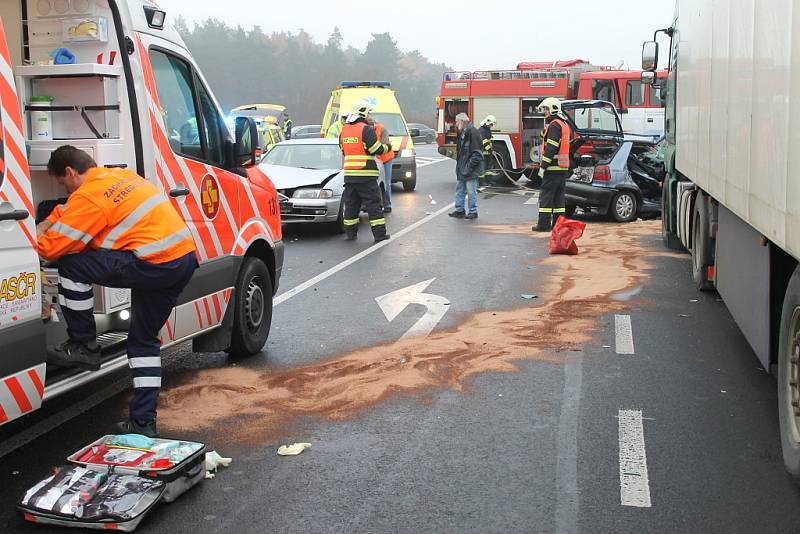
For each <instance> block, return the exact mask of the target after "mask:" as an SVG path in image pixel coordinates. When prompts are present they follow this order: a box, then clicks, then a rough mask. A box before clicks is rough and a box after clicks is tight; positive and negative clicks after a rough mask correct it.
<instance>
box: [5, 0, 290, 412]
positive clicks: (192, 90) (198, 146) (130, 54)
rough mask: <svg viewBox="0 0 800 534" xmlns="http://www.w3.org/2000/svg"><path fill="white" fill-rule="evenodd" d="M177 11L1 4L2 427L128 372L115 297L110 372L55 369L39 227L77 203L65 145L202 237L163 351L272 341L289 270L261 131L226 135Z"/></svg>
mask: <svg viewBox="0 0 800 534" xmlns="http://www.w3.org/2000/svg"><path fill="white" fill-rule="evenodd" d="M172 16H173V15H172V14H170V13H165V12H164V11H162V10H160V9H159V8H158V6H157V5H156V4H155V3H154V2H150V1H146V0H37V1H30V0H28V1H22V0H3V1H2V2H0V19H1V20H0V104H1V105H0V108H1V110H2V111H1V112H0V425H2V424H4V423H6V422H8V421H11V420H13V419H15V418H18V417H20V416H22V415H24V414H26V413H29V412H31V411H33V410H36V409H37V408H39V407H40V406H41V403H42V401H43V400H46V399H49V398H53V397H56V396H57V395H59V394H61V393H64V392H66V391H68V390H70V389H72V388H75V387H77V386H79V385H81V384H84V383H86V382H88V381H90V380H93V379H95V378H97V377H99V376H102V375H105V374H108V373H110V372H112V371H114V370H116V369H118V368H120V367H122V366H125V365H127V360H126V357H125V340H126V338H127V328H128V324H129V322H130V310H129V304H130V292H129V290H125V289H112V288H104V287H95V288H94V293H95V303H94V311H95V318H96V320H97V326H98V343H99V344H100V346H101V347H102V351H103V364H102V367H101V369H100V370H99V371H96V372H87V371H64V370H56V369H48V368H47V366H46V364H45V361H46V352H45V348H46V346H48V345H53V344H56V343H59V342H61V341H63V340H64V339H66V328H65V323H64V321H63V319H62V320H59V319H60V310H59V309H58V306H57V304H56V302H57V299H56V295H55V291H56V284H57V278H58V276H57V271H56V269H55V266H52V265H46V264H45V265H41V264H40V261H39V258H38V256H37V253H36V233H35V222H37V221H39V220H41V219H42V218H43V217H45V216H46V215H47V214H48V213H49V211H50V210H51V209H52V207H53V206H54V205H55V204H56V203H58V202H59V199H62V201H63V198H64V197H66V196H67V195H66V192H65V190H64V189H63V188H61V187H60V186H59V185H58V184H57V183H56V182H55V180H53V179H52V178H51V177H49V176H48V174H47V170H46V164H47V161H48V159H49V157H50V153H51V152H52V151H53V150H54V149H56V148H57V147H59V146H61V145H64V144H71V145H73V146H76V147H78V148H81V149H83V150H85V151H87V152H88V153H89V154H91V155H92V156H93V157H94V159H95V160H96V161H97V162H98V164H99V165H101V166H107V167H126V168H129V169H132V170H135V171H136V172H137V173H139V174H140V175H142V176H144V177H146V178H147V179H148V180H150V181H152V182H153V183H154V184H156V185H157V186H158V187H159V188H161V189H162V190H163V192H164V194H165V195H167V196H168V197H169V198H170V199H171V201H172V203H173V205H174V206H175V208H176V209H177V210H178V212H179V213H180V214H181V215H182V216H183V217H184V219H185V220H186V222H187V224H188V226H189V228H190V230H191V232H192V235H193V237H194V240H195V243H196V245H197V253H198V256H199V260H200V267H199V268H198V270H197V271H196V273H195V275H194V277H193V279H192V281H191V282H190V284H189V286H188V287H187V288H186V289H185V291H184V292H183V294H182V295H181V297H180V299H179V301H178V305H177V306H176V307H175V309H174V310H173V313H172V315H171V316H170V318H169V320H168V321H167V323H166V325H165V326H164V328H163V329H162V331H161V342H162V346H163V347H167V346H170V345H174V344H176V343H179V342H181V341H183V340H187V339H193V349H194V350H196V351H222V350H227V351H229V352H231V353H234V354H241V355H246V354H254V353H256V352H258V351H260V350H261V348H262V347H263V346H264V343H265V342H266V339H267V336H268V334H269V329H270V323H271V319H272V297H273V296H274V294H275V292H276V290H277V286H278V280H279V278H280V274H281V267H282V264H283V243H282V241H281V225H280V211H279V209H278V201H277V193H276V191H275V188H274V186H273V185H272V183H271V182H270V180H269V178H268V177H267V176H266V175H264V174H263V173H262V172H261V171H259V170H258V168H257V167H256V165H255V162H256V160H255V150H256V149H257V148H258V133H257V131H256V127H255V124H254V123H253V121H252V119H245V118H243V119H239V120H238V121H237V124H236V127H235V128H234V132H231V131H230V129H229V128H228V127H227V126H226V124H225V122H224V120H223V119H224V115H223V114H222V113H221V111H220V108H219V106H218V105H217V102H216V100H215V99H214V96H213V94H212V93H211V91H210V89H209V88H208V84H207V83H206V82H205V80H204V78H203V76H202V74H201V73H200V70H199V69H198V67H197V65H196V64H195V62H194V60H193V59H192V56H191V54H190V53H189V51H188V50H187V49H186V46H185V45H184V43H183V41H182V40H181V38H180V36H179V35H178V33H177V32H176V31H175V29H174V28H173V27H172V26H171V25H170V18H171V17H172Z"/></svg>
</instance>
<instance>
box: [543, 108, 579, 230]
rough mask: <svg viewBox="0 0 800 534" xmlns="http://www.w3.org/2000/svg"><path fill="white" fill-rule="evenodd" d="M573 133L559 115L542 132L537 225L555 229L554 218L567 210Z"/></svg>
mask: <svg viewBox="0 0 800 534" xmlns="http://www.w3.org/2000/svg"><path fill="white" fill-rule="evenodd" d="M570 138H571V132H570V128H569V125H568V124H567V122H566V121H565V120H564V119H562V118H560V117H553V118H551V119H550V120H549V121H548V123H547V126H545V129H544V131H543V132H542V140H543V143H544V147H543V150H542V163H541V165H542V168H543V169H544V171H545V172H544V177H543V178H542V187H541V192H540V194H539V221H538V224H537V226H538V228H539V229H541V230H546V229H550V228H552V226H553V224H554V223H555V220H556V219H558V217H559V216H560V215H562V214H564V213H566V211H567V210H566V207H565V200H566V199H565V196H564V195H565V189H566V179H567V177H568V176H569V170H570V165H569V142H570Z"/></svg>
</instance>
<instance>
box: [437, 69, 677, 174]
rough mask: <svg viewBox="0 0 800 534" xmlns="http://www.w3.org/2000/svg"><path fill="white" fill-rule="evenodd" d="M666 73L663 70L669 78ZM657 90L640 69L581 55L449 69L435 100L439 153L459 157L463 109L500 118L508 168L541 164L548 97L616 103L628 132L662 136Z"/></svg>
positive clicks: (498, 133) (497, 145)
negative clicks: (511, 66) (458, 122)
mask: <svg viewBox="0 0 800 534" xmlns="http://www.w3.org/2000/svg"><path fill="white" fill-rule="evenodd" d="M665 76H666V72H661V73H659V77H665ZM658 91H659V90H658V89H657V88H654V86H648V85H645V84H642V82H641V71H633V70H618V69H615V68H613V67H601V66H598V65H592V64H591V63H589V62H587V61H584V60H582V59H575V60H569V61H549V62H533V63H530V62H528V63H520V64H519V65H517V68H516V70H490V71H475V72H446V73H444V76H443V80H442V86H441V92H440V96H439V97H437V99H436V106H437V108H438V113H439V119H438V129H437V133H438V136H437V139H438V144H439V153H440V154H442V155H444V156H448V157H453V158H454V157H455V151H456V139H457V136H458V134H457V132H456V127H455V117H456V115H457V114H459V113H461V112H464V113H466V114H468V115H469V116H470V118H471V119H472V120H473V121H475V123H478V122H480V121H481V120H482V119H483V118H484V117H485V116H486V115H494V116H495V117H497V125H496V126H495V128H494V129H493V130H492V133H493V135H492V137H493V147H494V150H495V152H496V153H497V154H498V155H499V156H500V158H501V159H502V161H503V167H504V168H506V169H518V170H521V169H532V168H535V167H536V166H538V161H539V143H540V135H541V132H542V129H543V128H544V116H543V115H542V114H541V113H539V111H538V106H539V103H541V101H542V100H543V99H545V98H547V97H549V96H554V97H557V98H560V99H564V100H567V99H574V98H581V99H597V100H606V101H609V102H611V103H613V104H614V105H615V106H616V108H617V111H619V113H620V115H621V116H622V118H623V128H624V130H625V132H626V133H627V134H636V135H645V136H649V137H653V138H658V137H660V136H661V135H663V132H664V105H663V103H662V99H661V95H660V94H659V92H658Z"/></svg>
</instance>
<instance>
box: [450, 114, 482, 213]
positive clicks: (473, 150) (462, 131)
mask: <svg viewBox="0 0 800 534" xmlns="http://www.w3.org/2000/svg"><path fill="white" fill-rule="evenodd" d="M456 128H458V131H459V136H458V146H457V152H456V179H457V180H458V183H457V185H456V207H455V210H453V211H451V212H450V213H448V215H449V216H450V217H455V218H457V219H477V218H478V176H480V175H481V174H483V144H482V139H481V134H480V132H478V130H477V128H475V127H474V126H473V125H472V123H471V122H469V117H468V116H467V114H466V113H459V114H458V115H456ZM465 196H466V197H469V211H468V212H467V211H465V210H464V197H465Z"/></svg>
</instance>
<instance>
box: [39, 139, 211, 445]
mask: <svg viewBox="0 0 800 534" xmlns="http://www.w3.org/2000/svg"><path fill="white" fill-rule="evenodd" d="M47 170H48V172H49V174H50V175H51V176H53V177H54V178H55V179H56V180H57V181H58V183H60V184H61V185H63V186H64V188H65V189H66V190H67V193H69V199H68V200H67V203H66V204H65V205H62V206H58V207H56V209H55V210H53V213H51V214H50V216H49V217H48V218H47V219H46V220H45V221H43V222H41V223H39V225H38V226H37V229H36V230H37V235H38V243H39V255H40V256H41V257H42V258H43V259H45V260H48V261H58V278H59V283H58V301H59V304H60V306H61V311H62V313H63V314H64V319H65V320H66V323H67V334H68V335H69V339H68V340H67V341H66V342H65V343H63V344H62V345H60V346H58V347H52V348H49V349H48V359H47V362H48V363H50V364H53V365H57V366H62V367H80V368H82V369H87V370H97V369H100V359H101V348H100V347H99V346H98V344H97V332H96V327H95V322H94V315H93V308H94V297H93V293H92V284H99V285H102V286H107V287H119V288H130V289H131V323H130V328H129V330H128V342H127V354H128V364H129V366H130V368H131V374H132V375H133V387H134V395H133V399H132V400H131V404H130V414H129V418H128V420H127V421H124V422H121V423H118V424H117V432H118V433H123V434H125V433H137V434H144V435H147V436H155V435H156V434H157V431H156V422H155V421H156V406H157V404H158V393H159V390H160V388H161V356H160V352H161V342H160V341H159V338H158V336H159V331H160V330H161V328H162V327H163V326H164V323H165V322H166V320H167V318H168V317H169V314H170V313H171V312H172V309H173V307H174V306H175V303H176V301H177V299H178V295H179V294H180V293H181V291H182V290H183V288H184V287H186V285H187V284H188V283H189V280H190V279H191V277H192V274H193V273H194V270H195V269H196V268H197V258H196V255H195V244H194V240H193V238H192V235H191V233H190V232H189V228H188V227H187V226H186V223H185V222H184V221H183V219H182V218H181V217H180V216H179V215H178V213H177V212H176V211H175V209H174V208H173V207H172V205H171V204H170V202H169V201H168V200H167V198H166V197H165V196H164V195H163V194H162V193H161V191H160V190H159V189H158V188H156V187H155V186H154V185H153V184H151V183H150V182H148V181H147V180H145V179H144V178H142V177H140V176H139V175H137V174H136V173H134V172H132V171H129V170H125V169H119V168H113V169H109V168H102V167H98V166H97V163H95V162H94V160H93V159H92V158H91V157H90V156H89V155H88V154H87V153H86V152H83V151H82V150H78V149H77V148H75V147H72V146H69V145H65V146H62V147H60V148H58V149H57V150H55V151H54V152H53V153H52V155H51V156H50V161H49V162H48V164H47Z"/></svg>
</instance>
